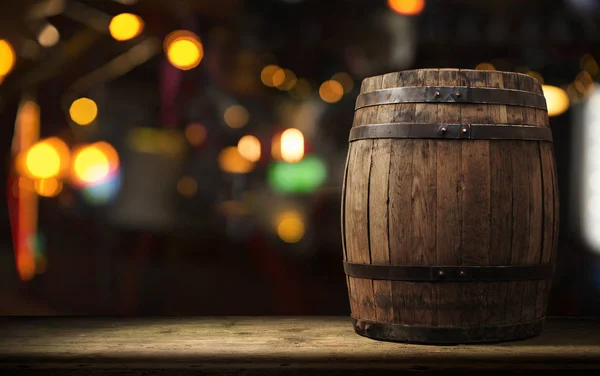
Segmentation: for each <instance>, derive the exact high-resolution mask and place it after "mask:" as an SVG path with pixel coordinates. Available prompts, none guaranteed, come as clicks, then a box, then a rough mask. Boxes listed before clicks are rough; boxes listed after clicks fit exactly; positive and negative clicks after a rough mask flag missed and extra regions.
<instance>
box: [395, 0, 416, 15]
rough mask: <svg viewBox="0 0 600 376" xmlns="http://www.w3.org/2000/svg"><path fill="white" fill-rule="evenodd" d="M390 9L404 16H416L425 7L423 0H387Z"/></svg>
mask: <svg viewBox="0 0 600 376" xmlns="http://www.w3.org/2000/svg"><path fill="white" fill-rule="evenodd" d="M388 6H389V7H390V9H391V10H393V11H394V12H396V13H398V14H402V15H404V16H416V15H418V14H420V13H421V12H422V11H423V9H424V8H425V0H388Z"/></svg>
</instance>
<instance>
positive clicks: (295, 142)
mask: <svg viewBox="0 0 600 376" xmlns="http://www.w3.org/2000/svg"><path fill="white" fill-rule="evenodd" d="M302 157H304V135H303V134H302V132H300V131H299V130H298V129H295V128H290V129H286V130H285V131H284V132H283V133H282V134H281V159H283V160H284V161H286V162H290V163H293V162H299V161H300V160H302Z"/></svg>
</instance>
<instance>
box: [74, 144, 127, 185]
mask: <svg viewBox="0 0 600 376" xmlns="http://www.w3.org/2000/svg"><path fill="white" fill-rule="evenodd" d="M73 161H74V162H73V173H74V178H75V180H76V181H77V182H79V183H82V184H84V185H89V184H95V183H99V182H101V181H104V180H105V179H106V178H107V177H108V176H109V174H110V173H111V172H113V171H115V170H117V169H118V167H119V156H118V154H117V151H116V150H115V149H114V148H113V147H112V146H111V145H110V144H109V143H107V142H97V143H94V144H92V145H89V146H84V147H82V148H80V149H79V150H77V151H76V152H75V154H74V157H73Z"/></svg>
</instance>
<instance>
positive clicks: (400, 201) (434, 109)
mask: <svg viewBox="0 0 600 376" xmlns="http://www.w3.org/2000/svg"><path fill="white" fill-rule="evenodd" d="M436 85H440V86H469V87H490V88H505V89H513V90H524V91H530V92H534V93H538V94H542V90H541V86H540V85H539V83H538V82H537V81H536V80H535V79H533V78H531V77H529V76H525V75H521V74H515V73H503V72H495V71H473V70H458V69H422V70H412V71H404V72H397V73H389V74H385V75H382V76H375V77H370V78H367V79H365V80H364V81H363V84H362V86H361V93H365V92H369V91H373V90H378V89H385V88H394V87H404V86H436ZM382 123H431V124H493V125H499V126H500V125H502V124H517V125H530V126H540V127H547V126H548V117H547V114H546V112H545V111H544V110H539V109H534V108H528V107H520V106H505V105H489V104H456V103H448V104H444V103H441V104H439V103H400V104H388V105H379V106H369V107H364V108H361V109H358V110H357V111H356V113H355V118H354V123H353V126H360V125H369V124H382ZM345 180H346V181H345V186H344V188H343V189H344V191H345V192H344V196H343V200H344V201H343V206H344V207H343V213H342V215H343V217H344V220H343V231H344V238H345V239H344V243H343V244H345V248H346V253H347V258H348V260H349V261H350V262H355V263H364V264H378V265H398V266H407V265H419V266H434V265H465V266H478V265H479V266H483V265H495V266H500V265H531V264H538V263H542V264H547V263H553V262H554V259H555V253H556V252H555V249H556V242H557V238H556V237H557V234H558V223H557V222H558V221H557V219H558V218H557V217H558V210H559V207H558V198H557V193H558V192H557V188H556V187H557V185H556V176H555V164H554V157H553V149H552V144H551V143H548V142H539V141H518V140H437V139H433V140H431V139H430V140H425V139H421V140H420V139H376V140H359V141H355V142H352V143H351V147H350V150H349V155H348V167H347V173H346V179H345ZM348 287H349V290H350V295H351V308H352V312H353V316H354V317H357V318H362V319H367V320H377V321H378V322H382V323H395V324H404V325H427V326H448V327H451V326H463V327H465V326H474V325H484V324H485V325H489V324H508V323H517V322H522V321H529V320H533V319H536V318H539V317H542V316H544V315H545V310H546V306H547V297H548V293H549V288H550V281H547V280H539V281H538V280H533V281H497V282H464V283H459V282H452V283H423V282H408V281H380V280H374V281H371V280H370V279H359V278H352V277H349V278H348Z"/></svg>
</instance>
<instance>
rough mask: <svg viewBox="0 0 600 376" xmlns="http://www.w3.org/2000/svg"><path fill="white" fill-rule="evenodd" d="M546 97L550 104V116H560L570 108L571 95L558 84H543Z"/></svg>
mask: <svg viewBox="0 0 600 376" xmlns="http://www.w3.org/2000/svg"><path fill="white" fill-rule="evenodd" d="M542 89H543V90H544V97H546V104H547V105H548V116H558V115H560V114H562V113H563V112H565V111H567V109H568V108H569V96H568V95H567V93H566V92H565V91H564V90H563V89H561V88H559V87H556V86H550V85H543V86H542Z"/></svg>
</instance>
